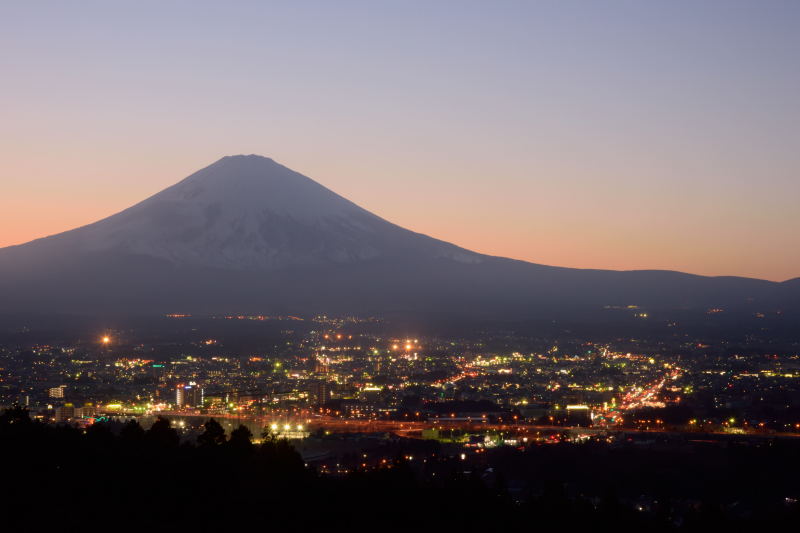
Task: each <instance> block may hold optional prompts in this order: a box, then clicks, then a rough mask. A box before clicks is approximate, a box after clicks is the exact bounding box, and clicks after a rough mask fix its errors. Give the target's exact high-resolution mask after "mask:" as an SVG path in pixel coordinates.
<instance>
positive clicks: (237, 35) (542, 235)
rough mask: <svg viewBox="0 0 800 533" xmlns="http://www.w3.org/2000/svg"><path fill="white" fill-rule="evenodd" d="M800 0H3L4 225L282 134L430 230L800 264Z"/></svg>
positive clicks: (315, 163)
mask: <svg viewBox="0 0 800 533" xmlns="http://www.w3.org/2000/svg"><path fill="white" fill-rule="evenodd" d="M799 28H800V2H797V1H792V0H787V1H770V0H764V1H748V2H737V1H733V0H724V1H718V2H714V1H692V2H689V1H686V2H682V1H669V2H668V1H663V2H648V1H615V2H610V1H609V2H601V1H598V2H589V1H585V2H569V1H564V0H558V1H552V2H546V1H542V2H537V1H533V0H531V1H527V2H513V1H498V2H485V1H481V2H470V1H458V2H455V1H453V2H444V1H441V2H430V1H417V2H412V1H407V2H406V1H403V2H401V1H394V2H391V1H378V2H375V1H364V2H330V1H321V2H283V3H270V2H197V1H191V2H189V1H186V2H179V1H168V2H164V1H153V2H142V1H139V2H85V1H78V2H52V3H51V2H35V3H34V2H22V1H20V2H3V3H0V94H1V95H2V98H0V246H6V245H12V244H19V243H22V242H26V241H28V240H31V239H34V238H37V237H42V236H45V235H50V234H53V233H58V232H61V231H64V230H68V229H71V228H74V227H77V226H80V225H83V224H87V223H90V222H93V221H95V220H97V219H100V218H103V217H105V216H108V215H111V214H113V213H115V212H117V211H119V210H121V209H123V208H125V207H128V206H130V205H131V204H133V203H136V202H138V201H140V200H142V199H144V198H145V197H147V196H150V195H152V194H154V193H156V192H158V191H159V190H161V189H163V188H165V187H167V186H169V185H171V184H173V183H175V182H177V181H178V180H180V179H182V178H183V177H185V176H187V175H188V174H190V173H192V172H194V171H195V170H198V169H199V168H201V167H204V166H207V165H208V164H210V163H212V162H213V161H215V160H217V159H219V158H220V157H222V156H224V155H230V154H251V153H255V154H261V155H265V156H268V157H272V158H273V159H275V160H277V161H278V162H280V163H282V164H284V165H286V166H288V167H290V168H292V169H294V170H297V171H298V172H301V173H303V174H305V175H307V176H309V177H311V178H313V179H315V180H317V181H318V182H320V183H322V184H323V185H325V186H326V187H329V188H331V189H333V190H334V191H336V192H338V193H339V194H341V195H343V196H345V197H347V198H349V199H350V200H352V201H354V202H356V203H357V204H359V205H361V206H362V207H364V208H366V209H368V210H370V211H372V212H374V213H376V214H378V215H380V216H382V217H384V218H387V219H388V220H390V221H392V222H395V223H397V224H399V225H401V226H404V227H406V228H409V229H412V230H415V231H419V232H422V233H426V234H429V235H431V236H434V237H437V238H440V239H444V240H447V241H450V242H454V243H456V244H459V245H461V246H464V247H466V248H470V249H472V250H475V251H479V252H484V253H489V254H493V255H503V256H509V257H514V258H518V259H525V260H529V261H533V262H537V263H545V264H552V265H562V266H571V267H584V268H613V269H640V268H641V269H653V268H659V269H661V268H663V269H675V270H682V271H688V272H694V273H699V274H709V275H743V276H753V277H762V278H767V279H772V280H784V279H788V278H793V277H797V276H800V207H799V204H800V59H799V58H800V29H799Z"/></svg>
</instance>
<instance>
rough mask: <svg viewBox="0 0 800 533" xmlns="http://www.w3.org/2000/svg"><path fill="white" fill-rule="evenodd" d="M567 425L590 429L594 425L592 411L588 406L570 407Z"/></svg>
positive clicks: (568, 407)
mask: <svg viewBox="0 0 800 533" xmlns="http://www.w3.org/2000/svg"><path fill="white" fill-rule="evenodd" d="M566 422H567V425H570V426H582V427H589V426H591V425H592V410H591V409H590V408H589V406H588V405H568V406H567V420H566Z"/></svg>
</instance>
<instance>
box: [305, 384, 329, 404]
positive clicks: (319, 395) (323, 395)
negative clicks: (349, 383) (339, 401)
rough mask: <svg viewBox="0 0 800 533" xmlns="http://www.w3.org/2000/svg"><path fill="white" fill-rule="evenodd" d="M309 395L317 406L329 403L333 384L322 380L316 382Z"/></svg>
mask: <svg viewBox="0 0 800 533" xmlns="http://www.w3.org/2000/svg"><path fill="white" fill-rule="evenodd" d="M309 397H310V398H309V399H310V400H311V403H312V404H313V405H314V406H315V407H320V406H322V405H324V404H326V403H328V402H329V401H330V400H331V384H330V383H328V382H327V381H322V380H320V381H316V382H314V383H313V384H312V386H311V391H310V394H309Z"/></svg>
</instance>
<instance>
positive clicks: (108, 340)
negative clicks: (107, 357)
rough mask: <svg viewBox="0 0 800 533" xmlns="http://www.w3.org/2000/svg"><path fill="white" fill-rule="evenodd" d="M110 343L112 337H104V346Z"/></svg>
mask: <svg viewBox="0 0 800 533" xmlns="http://www.w3.org/2000/svg"><path fill="white" fill-rule="evenodd" d="M109 342H111V337H109V336H108V335H106V336H104V337H103V344H108V343H109Z"/></svg>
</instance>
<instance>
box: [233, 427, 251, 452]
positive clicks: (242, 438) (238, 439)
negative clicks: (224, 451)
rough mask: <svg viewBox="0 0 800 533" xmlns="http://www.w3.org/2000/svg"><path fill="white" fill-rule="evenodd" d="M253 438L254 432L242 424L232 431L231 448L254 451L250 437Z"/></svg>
mask: <svg viewBox="0 0 800 533" xmlns="http://www.w3.org/2000/svg"><path fill="white" fill-rule="evenodd" d="M252 438H253V434H252V433H251V432H250V430H249V429H247V428H246V427H245V426H243V425H240V426H239V427H238V428H236V429H234V430H233V431H231V438H230V440H229V441H228V444H230V446H231V448H233V449H236V450H241V451H252V449H253V443H252V442H251V441H250V439H252Z"/></svg>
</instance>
